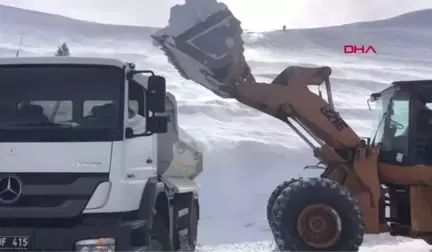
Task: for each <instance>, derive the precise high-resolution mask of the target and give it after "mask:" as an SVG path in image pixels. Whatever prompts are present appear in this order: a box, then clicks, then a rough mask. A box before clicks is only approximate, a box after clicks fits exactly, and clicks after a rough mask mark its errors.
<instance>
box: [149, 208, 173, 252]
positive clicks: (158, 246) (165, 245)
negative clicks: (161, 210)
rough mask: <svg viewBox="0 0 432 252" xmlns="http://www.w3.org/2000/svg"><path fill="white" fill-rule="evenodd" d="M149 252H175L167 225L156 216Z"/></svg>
mask: <svg viewBox="0 0 432 252" xmlns="http://www.w3.org/2000/svg"><path fill="white" fill-rule="evenodd" d="M149 251H175V249H174V245H173V242H172V240H171V238H170V231H169V228H168V225H167V224H166V221H165V220H164V219H162V218H161V217H159V216H158V215H156V216H155V217H154V220H153V226H152V229H151V233H150V246H149Z"/></svg>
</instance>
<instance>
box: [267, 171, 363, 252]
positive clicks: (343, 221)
mask: <svg viewBox="0 0 432 252" xmlns="http://www.w3.org/2000/svg"><path fill="white" fill-rule="evenodd" d="M306 207H307V208H306ZM307 209H313V210H312V211H315V214H312V215H311V216H307V215H306V216H305V217H302V216H303V214H305V213H306V211H307ZM312 211H310V213H312ZM318 212H319V213H320V214H321V215H319V214H318ZM317 216H320V217H318V218H317V220H320V221H317V223H318V222H320V223H321V226H319V225H318V227H316V226H314V225H315V224H316V223H313V224H311V222H310V218H307V217H317ZM319 218H321V219H319ZM325 218H327V220H328V221H327V222H326V223H327V225H324V224H323V223H325V221H323V220H324V219H325ZM272 220H273V221H274V225H275V230H274V236H275V241H276V244H277V246H278V248H279V249H280V250H281V251H358V250H359V247H360V245H361V244H362V242H363V235H364V219H363V214H362V212H361V210H360V207H359V203H358V202H357V200H356V199H355V198H354V197H353V196H352V195H351V194H350V192H348V191H347V190H346V189H345V188H344V187H342V186H341V185H339V184H338V183H337V182H335V181H332V180H329V179H325V178H311V179H305V180H297V181H294V182H293V183H291V184H290V185H289V186H288V187H287V188H285V189H284V190H283V191H282V193H281V194H280V195H279V196H278V197H277V199H276V201H275V203H274V206H273V210H272ZM303 220H304V221H305V222H304V223H303V224H304V225H302V224H301V221H303ZM306 221H309V222H306ZM305 223H307V225H306V224H305ZM331 224H333V225H331ZM311 226H312V227H311ZM322 227H324V228H322ZM325 227H330V230H325ZM314 228H316V229H319V228H321V231H320V232H321V235H322V236H321V237H322V238H323V241H318V240H316V239H317V237H319V236H318V235H317V234H316V233H315V234H313V235H311V236H313V238H312V239H311V240H313V239H315V240H314V241H310V242H307V241H306V238H303V237H302V236H301V235H300V234H299V231H298V230H299V229H301V230H303V231H304V230H307V229H309V231H310V230H312V229H314ZM323 230H324V231H325V232H324V231H323ZM310 232H312V231H310ZM329 234H330V236H331V235H332V234H334V235H333V236H331V238H333V239H331V238H330V237H326V236H328V235H329ZM325 239H327V240H325ZM330 240H332V241H330Z"/></svg>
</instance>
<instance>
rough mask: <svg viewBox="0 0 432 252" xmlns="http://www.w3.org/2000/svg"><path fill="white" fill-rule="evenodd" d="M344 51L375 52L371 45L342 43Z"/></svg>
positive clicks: (354, 52) (347, 52) (355, 52)
mask: <svg viewBox="0 0 432 252" xmlns="http://www.w3.org/2000/svg"><path fill="white" fill-rule="evenodd" d="M344 53H345V54H357V53H361V54H370V53H374V54H377V51H376V50H375V47H373V46H371V45H361V46H360V45H344Z"/></svg>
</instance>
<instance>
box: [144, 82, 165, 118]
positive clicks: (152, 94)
mask: <svg viewBox="0 0 432 252" xmlns="http://www.w3.org/2000/svg"><path fill="white" fill-rule="evenodd" d="M165 96H166V81H165V78H164V77H162V76H158V75H151V76H149V77H148V82H147V97H146V98H147V102H146V103H147V109H148V110H149V111H151V112H153V113H164V112H165Z"/></svg>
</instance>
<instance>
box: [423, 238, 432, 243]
mask: <svg viewBox="0 0 432 252" xmlns="http://www.w3.org/2000/svg"><path fill="white" fill-rule="evenodd" d="M423 241H425V242H426V243H427V244H429V245H432V238H424V239H423Z"/></svg>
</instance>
